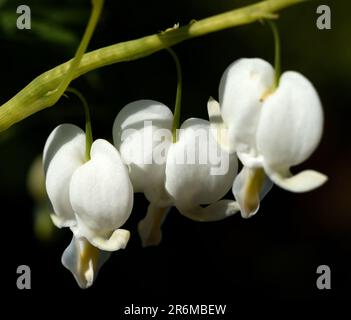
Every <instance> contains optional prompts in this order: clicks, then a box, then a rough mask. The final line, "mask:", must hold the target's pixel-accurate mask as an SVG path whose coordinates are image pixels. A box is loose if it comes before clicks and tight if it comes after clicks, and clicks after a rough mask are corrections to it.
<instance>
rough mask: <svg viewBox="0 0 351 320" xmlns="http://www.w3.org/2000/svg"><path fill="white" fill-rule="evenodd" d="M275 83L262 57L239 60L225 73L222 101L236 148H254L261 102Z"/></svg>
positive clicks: (243, 150) (221, 104) (272, 74)
mask: <svg viewBox="0 0 351 320" xmlns="http://www.w3.org/2000/svg"><path fill="white" fill-rule="evenodd" d="M273 83H274V70H273V67H272V66H271V65H270V64H269V63H268V62H266V61H264V60H262V59H257V58H253V59H240V60H237V61H235V62H234V63H232V64H231V65H230V66H229V67H228V68H227V69H226V71H225V72H224V74H223V76H222V79H221V82H220V85H219V103H220V106H221V112H222V117H223V120H224V122H225V123H226V125H227V127H228V129H229V139H230V142H231V144H232V146H233V147H234V148H235V150H237V151H241V152H249V151H250V150H251V149H252V148H254V149H255V147H256V143H255V136H256V130H257V125H258V121H259V117H260V112H261V109H262V102H263V99H264V98H265V96H266V95H267V94H268V93H269V91H270V90H271V89H272V86H273Z"/></svg>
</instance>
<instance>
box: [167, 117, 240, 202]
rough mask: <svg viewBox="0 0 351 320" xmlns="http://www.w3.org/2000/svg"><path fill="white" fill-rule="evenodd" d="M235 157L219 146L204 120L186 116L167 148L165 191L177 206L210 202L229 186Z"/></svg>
mask: <svg viewBox="0 0 351 320" xmlns="http://www.w3.org/2000/svg"><path fill="white" fill-rule="evenodd" d="M236 173H237V158H236V156H235V155H234V154H231V155H230V154H228V153H227V152H225V151H224V150H223V149H221V148H220V147H219V145H218V144H217V143H216V141H215V139H214V138H213V136H212V135H211V133H210V125H209V122H208V121H205V120H201V119H194V118H193V119H188V120H187V121H185V122H184V123H183V125H182V126H181V131H180V135H179V139H178V141H177V142H176V143H174V144H172V145H171V147H170V148H169V151H168V158H167V165H166V184H165V185H166V190H167V192H168V193H169V194H170V195H171V196H172V198H173V199H174V203H175V205H176V206H177V207H181V208H191V207H194V206H196V205H200V204H210V203H213V202H215V201H218V200H219V199H220V198H222V197H223V196H224V195H225V194H226V193H227V192H228V190H229V189H230V187H231V184H232V181H233V180H234V177H235V175H236Z"/></svg>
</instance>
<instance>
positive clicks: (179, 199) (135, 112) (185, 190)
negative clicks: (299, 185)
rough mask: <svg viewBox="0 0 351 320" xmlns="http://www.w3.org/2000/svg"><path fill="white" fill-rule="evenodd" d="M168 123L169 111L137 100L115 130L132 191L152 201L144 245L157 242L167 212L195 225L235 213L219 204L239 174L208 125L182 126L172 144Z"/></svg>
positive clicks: (228, 204) (228, 203) (226, 203)
mask: <svg viewBox="0 0 351 320" xmlns="http://www.w3.org/2000/svg"><path fill="white" fill-rule="evenodd" d="M172 122H173V114H172V112H171V111H170V109H169V108H168V107H166V106H165V105H163V104H162V103H160V102H157V101H152V100H140V101H135V102H132V103H130V104H128V105H127V106H125V107H124V108H123V109H122V110H121V112H120V113H119V114H118V115H117V117H116V120H115V123H114V126H113V138H114V144H115V146H116V148H117V149H119V150H120V153H121V156H122V158H123V160H124V161H125V163H126V164H128V166H129V172H130V177H131V181H132V184H133V187H134V191H135V192H142V193H144V194H145V196H146V198H147V199H148V200H149V201H150V205H149V207H148V212H147V215H146V217H145V218H144V220H142V221H141V222H140V223H139V233H140V235H141V238H142V241H143V244H144V245H155V244H158V243H159V242H160V241H161V231H160V227H161V224H162V221H163V219H164V217H165V212H166V211H168V208H169V207H170V206H176V207H177V209H178V210H179V211H180V213H181V214H183V215H184V216H186V217H188V218H191V219H193V220H197V221H213V220H219V219H223V218H225V217H227V216H230V215H232V214H234V213H235V212H237V211H238V210H239V206H238V204H237V203H236V202H234V201H233V200H220V199H221V198H222V197H223V196H224V195H225V194H226V193H227V191H228V190H230V187H231V185H232V181H233V179H234V178H235V175H236V173H237V158H236V156H235V155H233V154H232V155H229V153H227V152H226V151H225V150H223V149H221V148H220V147H218V144H217V142H216V141H215V139H214V138H213V135H211V134H210V129H211V128H210V123H209V122H208V121H205V120H201V119H195V118H192V119H188V120H187V121H185V122H184V123H183V125H182V126H181V128H180V130H179V132H180V134H179V136H178V139H177V141H176V142H175V143H173V142H172V131H171V128H172ZM222 169H224V170H222ZM202 205H207V206H206V207H203V206H202Z"/></svg>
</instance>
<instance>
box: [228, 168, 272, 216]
mask: <svg viewBox="0 0 351 320" xmlns="http://www.w3.org/2000/svg"><path fill="white" fill-rule="evenodd" d="M271 188H272V182H271V181H270V180H269V179H267V178H266V176H265V174H264V171H263V169H262V168H260V169H257V168H256V169H251V168H248V167H243V169H242V170H241V171H240V173H239V174H238V175H237V177H236V179H235V180H234V183H233V189H232V191H233V194H234V197H235V199H236V200H237V201H238V203H239V206H240V210H241V216H242V217H243V218H250V217H252V216H253V215H255V214H256V213H257V211H258V209H259V207H260V200H262V199H263V198H264V197H265V196H266V194H267V193H268V192H269V190H270V189H271Z"/></svg>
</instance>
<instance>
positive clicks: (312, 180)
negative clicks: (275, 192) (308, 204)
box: [265, 168, 328, 192]
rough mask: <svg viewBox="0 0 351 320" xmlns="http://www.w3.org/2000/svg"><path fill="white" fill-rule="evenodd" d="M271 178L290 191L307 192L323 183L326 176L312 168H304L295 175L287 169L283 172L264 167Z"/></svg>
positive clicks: (326, 178)
mask: <svg viewBox="0 0 351 320" xmlns="http://www.w3.org/2000/svg"><path fill="white" fill-rule="evenodd" d="M265 169H266V172H267V173H268V174H269V177H270V178H271V180H272V181H273V182H274V183H275V184H276V185H278V186H279V187H281V188H283V189H285V190H288V191H291V192H307V191H311V190H313V189H316V188H318V187H320V186H321V185H323V184H324V183H325V182H326V181H327V180H328V177H327V176H326V175H324V174H322V173H319V172H317V171H314V170H305V171H302V172H300V173H298V174H296V175H292V174H291V173H290V172H289V171H285V172H284V173H280V172H276V171H273V170H272V169H269V168H265Z"/></svg>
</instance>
